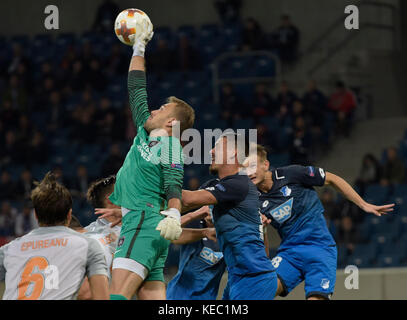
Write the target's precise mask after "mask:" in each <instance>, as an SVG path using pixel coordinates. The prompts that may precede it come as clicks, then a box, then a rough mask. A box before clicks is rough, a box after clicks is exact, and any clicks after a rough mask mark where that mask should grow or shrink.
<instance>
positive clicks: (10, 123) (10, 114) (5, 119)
mask: <svg viewBox="0 0 407 320" xmlns="http://www.w3.org/2000/svg"><path fill="white" fill-rule="evenodd" d="M0 108H1V109H0V119H1V121H2V124H3V126H4V128H3V130H5V131H7V130H10V129H11V130H14V129H15V128H16V127H17V125H18V120H19V118H20V114H21V113H20V111H19V110H17V109H13V106H12V103H11V100H10V99H3V103H2V105H0Z"/></svg>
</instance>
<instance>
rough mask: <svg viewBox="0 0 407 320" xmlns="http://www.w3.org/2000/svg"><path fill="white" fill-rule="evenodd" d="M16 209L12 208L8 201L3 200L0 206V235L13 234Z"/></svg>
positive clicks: (7, 235)
mask: <svg viewBox="0 0 407 320" xmlns="http://www.w3.org/2000/svg"><path fill="white" fill-rule="evenodd" d="M16 216H17V210H16V209H15V208H13V207H12V206H11V204H10V202H9V201H3V202H2V203H1V208H0V236H2V237H12V236H14V223H15V218H16Z"/></svg>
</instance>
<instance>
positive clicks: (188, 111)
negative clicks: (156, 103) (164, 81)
mask: <svg viewBox="0 0 407 320" xmlns="http://www.w3.org/2000/svg"><path fill="white" fill-rule="evenodd" d="M167 103H174V104H175V110H174V113H175V118H176V119H177V120H178V121H179V122H180V131H181V134H182V132H184V130H186V129H189V128H192V127H193V125H194V122H195V111H194V109H193V108H192V107H191V106H190V105H189V104H188V103H186V102H185V101H184V100H181V99H179V98H177V97H174V96H172V97H169V98H168V99H167Z"/></svg>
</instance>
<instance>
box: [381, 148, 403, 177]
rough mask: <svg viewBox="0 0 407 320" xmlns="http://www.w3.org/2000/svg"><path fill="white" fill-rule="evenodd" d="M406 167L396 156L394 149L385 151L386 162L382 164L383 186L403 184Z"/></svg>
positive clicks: (396, 151) (396, 152) (395, 149)
mask: <svg viewBox="0 0 407 320" xmlns="http://www.w3.org/2000/svg"><path fill="white" fill-rule="evenodd" d="M405 172H406V167H405V165H404V162H403V161H402V160H401V159H400V157H399V155H398V150H397V148H395V147H390V148H388V149H387V151H386V160H385V162H384V164H383V180H382V183H383V184H398V183H404V182H405Z"/></svg>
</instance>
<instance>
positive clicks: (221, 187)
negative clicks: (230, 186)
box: [215, 183, 226, 192]
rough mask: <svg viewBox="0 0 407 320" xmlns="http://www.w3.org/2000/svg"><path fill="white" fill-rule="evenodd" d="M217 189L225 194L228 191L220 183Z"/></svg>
mask: <svg viewBox="0 0 407 320" xmlns="http://www.w3.org/2000/svg"><path fill="white" fill-rule="evenodd" d="M215 188H216V189H219V190H220V191H223V192H225V191H226V189H225V187H224V186H222V185H221V184H220V183H218V184H217V185H216V186H215Z"/></svg>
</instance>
